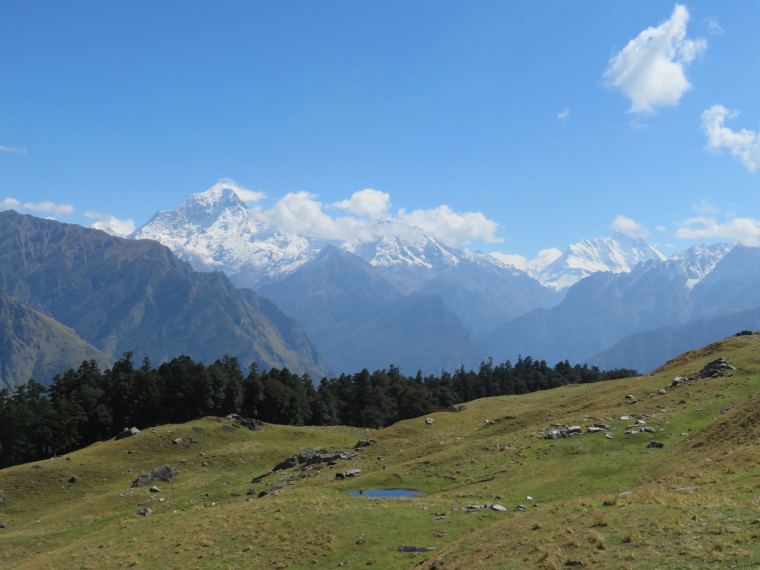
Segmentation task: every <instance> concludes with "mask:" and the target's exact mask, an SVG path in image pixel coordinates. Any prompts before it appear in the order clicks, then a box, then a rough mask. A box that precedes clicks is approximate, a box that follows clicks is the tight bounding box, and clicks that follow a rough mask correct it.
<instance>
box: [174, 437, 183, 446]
mask: <svg viewBox="0 0 760 570" xmlns="http://www.w3.org/2000/svg"><path fill="white" fill-rule="evenodd" d="M172 443H173V444H174V445H179V444H180V443H182V438H181V437H178V438H177V439H173V440H172Z"/></svg>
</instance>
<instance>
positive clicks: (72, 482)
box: [69, 477, 78, 485]
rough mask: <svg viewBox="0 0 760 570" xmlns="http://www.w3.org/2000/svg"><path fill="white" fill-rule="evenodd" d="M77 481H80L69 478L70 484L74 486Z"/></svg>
mask: <svg viewBox="0 0 760 570" xmlns="http://www.w3.org/2000/svg"><path fill="white" fill-rule="evenodd" d="M77 481H78V479H77V478H76V477H69V483H71V484H72V485H73V484H74V483H76V482H77Z"/></svg>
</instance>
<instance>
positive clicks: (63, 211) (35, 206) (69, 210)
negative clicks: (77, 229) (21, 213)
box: [24, 201, 74, 215]
mask: <svg viewBox="0 0 760 570" xmlns="http://www.w3.org/2000/svg"><path fill="white" fill-rule="evenodd" d="M24 208H26V209H27V210H31V211H32V212H49V213H51V214H58V215H68V214H73V213H74V206H72V205H71V204H56V203H54V202H49V201H45V202H37V203H33V202H26V203H25V204H24Z"/></svg>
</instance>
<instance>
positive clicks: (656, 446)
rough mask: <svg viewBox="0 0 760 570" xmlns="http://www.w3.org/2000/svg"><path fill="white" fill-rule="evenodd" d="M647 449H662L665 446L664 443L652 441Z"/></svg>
mask: <svg viewBox="0 0 760 570" xmlns="http://www.w3.org/2000/svg"><path fill="white" fill-rule="evenodd" d="M647 447H648V448H654V449H659V448H661V447H665V444H664V443H660V442H659V441H654V440H652V441H650V442H649V445H647Z"/></svg>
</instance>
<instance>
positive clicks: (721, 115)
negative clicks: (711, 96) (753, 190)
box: [702, 105, 760, 172]
mask: <svg viewBox="0 0 760 570" xmlns="http://www.w3.org/2000/svg"><path fill="white" fill-rule="evenodd" d="M738 115H739V113H738V112H737V111H729V110H728V109H726V108H725V107H724V106H723V105H713V106H712V107H710V108H709V109H707V110H706V111H705V112H703V113H702V130H703V131H704V133H705V136H706V137H707V145H706V147H705V148H708V149H720V148H721V147H724V148H727V149H729V151H730V152H731V154H732V155H733V156H735V157H737V158H738V159H739V161H740V162H741V163H742V164H743V165H744V167H745V168H746V169H747V170H748V171H750V172H754V171H755V170H757V168H758V167H759V166H760V136H759V135H758V133H756V132H754V131H749V130H747V129H742V130H740V131H733V130H731V129H730V128H728V127H726V126H724V125H723V123H724V122H725V120H726V118H728V119H733V118H735V117H737V116H738Z"/></svg>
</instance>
